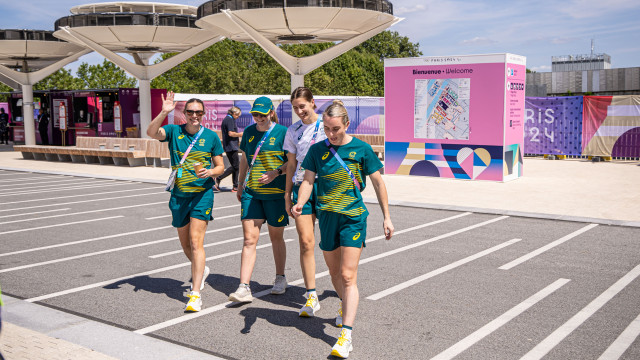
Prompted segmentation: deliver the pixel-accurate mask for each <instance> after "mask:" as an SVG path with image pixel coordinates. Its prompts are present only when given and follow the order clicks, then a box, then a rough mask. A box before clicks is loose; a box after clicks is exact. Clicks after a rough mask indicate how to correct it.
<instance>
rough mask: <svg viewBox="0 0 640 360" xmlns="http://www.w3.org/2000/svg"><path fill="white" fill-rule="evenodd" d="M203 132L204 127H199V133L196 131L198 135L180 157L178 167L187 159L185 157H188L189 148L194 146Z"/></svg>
mask: <svg viewBox="0 0 640 360" xmlns="http://www.w3.org/2000/svg"><path fill="white" fill-rule="evenodd" d="M185 130H186V129H185ZM203 131H204V126H200V131H198V133H197V134H196V137H195V138H194V139H193V141H192V142H191V145H189V147H188V148H187V151H185V152H184V155H182V160H180V165H182V163H184V161H185V160H186V159H187V155H189V152H190V151H191V148H192V147H193V146H194V145H195V144H196V141H198V138H199V137H200V135H201V134H202V132H203Z"/></svg>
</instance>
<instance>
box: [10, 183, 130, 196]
mask: <svg viewBox="0 0 640 360" xmlns="http://www.w3.org/2000/svg"><path fill="white" fill-rule="evenodd" d="M103 182H105V183H107V182H108V183H112V184H99V185H86V186H72V187H67V188H57V187H53V186H52V187H51V188H50V189H49V190H37V191H23V192H17V193H10V194H3V195H0V196H17V195H32V194H41V193H48V192H64V191H71V190H81V189H93V188H97V187H108V186H122V185H130V184H131V183H130V182H123V183H117V182H115V180H105V181H103ZM94 184H95V183H94Z"/></svg>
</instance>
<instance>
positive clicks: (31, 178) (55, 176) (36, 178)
mask: <svg viewBox="0 0 640 360" xmlns="http://www.w3.org/2000/svg"><path fill="white" fill-rule="evenodd" d="M58 177H70V176H68V175H48V176H39V177H23V178H14V179H6V180H0V183H9V182H16V181H17V180H20V182H22V181H29V180H30V181H33V180H44V181H47V180H46V179H50V178H58Z"/></svg>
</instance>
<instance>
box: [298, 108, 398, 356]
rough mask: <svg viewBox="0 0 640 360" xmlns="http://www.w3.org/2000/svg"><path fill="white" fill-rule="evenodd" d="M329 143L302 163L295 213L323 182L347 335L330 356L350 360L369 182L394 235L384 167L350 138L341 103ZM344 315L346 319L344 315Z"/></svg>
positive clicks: (324, 216)
mask: <svg viewBox="0 0 640 360" xmlns="http://www.w3.org/2000/svg"><path fill="white" fill-rule="evenodd" d="M323 122H324V131H325V133H326V135H327V139H325V140H324V141H321V142H319V143H316V144H314V145H312V146H311V148H310V149H309V152H308V153H307V156H306V157H305V159H304V161H303V162H302V167H304V168H305V169H306V170H305V175H304V181H303V182H302V184H301V185H300V191H299V192H298V202H297V203H296V205H294V206H293V208H292V209H291V212H292V214H293V216H294V217H299V216H300V215H301V214H302V211H303V209H304V206H305V203H306V202H307V200H308V199H309V196H310V195H311V193H312V191H313V185H314V183H315V181H316V176H317V177H318V179H317V181H318V188H317V191H318V192H317V199H318V201H317V211H318V219H319V223H320V249H322V251H323V255H324V260H325V262H326V263H327V267H328V268H329V274H330V275H331V282H332V283H333V287H334V288H335V290H336V292H337V293H338V296H339V297H340V299H342V300H341V302H340V309H339V311H338V316H337V317H336V326H341V327H342V331H341V332H340V337H339V338H338V341H337V342H336V344H335V345H334V346H333V348H332V349H331V355H334V356H338V357H341V358H346V357H348V356H349V352H350V351H352V350H353V346H352V338H351V331H352V329H353V323H354V321H355V318H356V310H357V309H358V302H359V293H358V285H357V281H356V280H357V277H358V262H359V261H360V255H361V254H362V249H363V248H364V247H365V239H366V237H367V216H368V215H369V211H368V210H367V208H366V207H365V205H364V202H363V200H362V194H361V191H362V190H364V188H365V186H366V181H365V179H366V176H367V175H368V176H369V179H370V180H371V183H372V184H373V188H374V189H375V192H376V196H377V198H378V203H379V204H380V208H381V209H382V214H383V216H384V220H383V223H382V229H383V231H384V234H385V236H386V238H387V240H389V239H391V236H392V235H393V224H392V223H391V217H390V215H389V203H388V196H387V188H386V186H385V184H384V181H383V180H382V176H381V175H380V171H379V170H380V169H381V168H382V163H381V162H380V160H379V159H378V157H377V156H376V154H375V153H374V152H373V149H372V148H371V145H369V144H367V143H365V142H364V141H362V140H359V139H357V138H355V137H352V136H350V135H348V134H347V129H348V128H349V116H348V114H347V110H346V109H345V107H344V106H343V105H342V102H340V101H334V103H333V104H332V105H331V106H329V107H328V108H327V109H326V110H325V111H324V113H323ZM343 314H344V315H343Z"/></svg>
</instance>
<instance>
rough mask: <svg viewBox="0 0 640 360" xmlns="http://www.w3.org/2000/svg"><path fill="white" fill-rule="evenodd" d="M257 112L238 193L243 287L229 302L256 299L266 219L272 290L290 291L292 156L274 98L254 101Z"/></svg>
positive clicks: (247, 133) (247, 135)
mask: <svg viewBox="0 0 640 360" xmlns="http://www.w3.org/2000/svg"><path fill="white" fill-rule="evenodd" d="M251 114H252V115H253V120H254V121H255V124H252V125H250V126H248V127H247V128H245V130H244V132H243V134H242V141H241V143H240V151H241V152H242V157H241V160H240V174H239V177H238V179H239V180H240V181H238V192H237V196H238V201H240V204H241V211H240V215H241V221H242V231H243V235H244V243H243V245H242V255H241V262H240V285H239V286H238V289H237V290H236V291H235V292H233V293H231V294H230V295H229V300H230V301H235V302H251V301H253V296H252V295H251V289H250V288H249V282H250V281H251V274H252V273H253V268H254V266H255V263H256V246H257V244H258V238H259V237H260V228H261V227H262V224H264V222H265V221H266V222H267V227H268V229H269V238H270V239H271V245H272V248H273V258H274V261H275V265H276V279H275V281H274V284H273V288H272V289H271V293H272V294H284V292H285V291H286V288H287V280H286V278H285V276H284V267H285V262H286V259H287V248H286V246H285V243H284V228H285V226H287V225H289V217H288V215H287V210H286V208H285V201H284V192H285V182H286V176H285V173H286V170H287V165H286V161H287V155H286V151H284V148H283V147H284V139H285V135H286V133H287V128H286V127H285V126H282V125H280V124H278V116H277V115H276V112H275V111H274V108H273V102H272V101H271V99H269V98H268V97H266V96H262V97H259V98H257V99H256V100H255V101H254V103H253V107H252V108H251ZM243 179H244V181H242V180H243Z"/></svg>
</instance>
